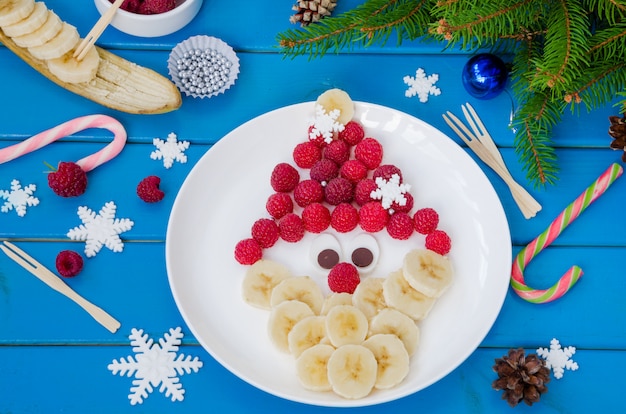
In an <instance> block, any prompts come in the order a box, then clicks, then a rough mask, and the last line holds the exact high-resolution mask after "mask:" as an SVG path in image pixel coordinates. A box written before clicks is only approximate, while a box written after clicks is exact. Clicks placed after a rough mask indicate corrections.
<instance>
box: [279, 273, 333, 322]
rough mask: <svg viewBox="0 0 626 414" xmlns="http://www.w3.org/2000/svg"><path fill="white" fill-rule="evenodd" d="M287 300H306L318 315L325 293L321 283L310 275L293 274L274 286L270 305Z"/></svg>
mask: <svg viewBox="0 0 626 414" xmlns="http://www.w3.org/2000/svg"><path fill="white" fill-rule="evenodd" d="M286 300H299V301H300V302H304V303H306V304H307V305H309V307H310V308H311V310H312V311H313V312H314V313H315V314H316V315H319V313H320V311H321V310H322V304H323V303H324V294H323V293H322V289H321V288H320V287H319V285H318V284H317V283H316V282H315V281H314V280H313V279H311V278H310V277H308V276H293V277H290V278H287V279H285V280H283V281H281V282H280V283H278V284H277V285H276V286H274V289H272V294H271V296H270V306H271V307H274V306H276V305H278V304H279V303H281V302H284V301H286Z"/></svg>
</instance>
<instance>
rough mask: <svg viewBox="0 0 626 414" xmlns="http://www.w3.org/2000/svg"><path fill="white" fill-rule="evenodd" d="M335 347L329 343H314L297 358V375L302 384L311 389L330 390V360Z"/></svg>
mask: <svg viewBox="0 0 626 414" xmlns="http://www.w3.org/2000/svg"><path fill="white" fill-rule="evenodd" d="M333 352H335V348H334V347H333V346H331V345H328V344H318V345H314V346H312V347H311V348H309V349H307V350H306V351H304V352H302V354H300V356H299V357H298V359H297V360H296V375H297V376H298V379H299V380H300V384H302V386H303V387H304V388H306V389H307V390H311V391H330V390H331V389H332V387H331V385H330V382H329V381H328V360H329V359H330V356H331V355H332V354H333Z"/></svg>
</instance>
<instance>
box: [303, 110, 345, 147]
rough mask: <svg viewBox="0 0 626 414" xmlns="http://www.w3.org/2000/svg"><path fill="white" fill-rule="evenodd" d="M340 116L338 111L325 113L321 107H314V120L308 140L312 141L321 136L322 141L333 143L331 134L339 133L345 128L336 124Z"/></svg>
mask: <svg viewBox="0 0 626 414" xmlns="http://www.w3.org/2000/svg"><path fill="white" fill-rule="evenodd" d="M340 115H341V111H340V110H339V109H333V110H332V111H330V112H328V113H326V111H325V110H324V107H323V106H322V105H315V119H314V120H313V125H312V128H311V131H310V132H309V139H311V140H314V139H316V138H317V137H318V136H320V135H321V136H322V137H323V138H324V141H325V142H326V143H327V144H330V143H331V142H332V141H333V133H335V132H341V131H343V129H344V128H345V126H344V125H343V124H340V123H339V122H337V119H338V118H339V116H340Z"/></svg>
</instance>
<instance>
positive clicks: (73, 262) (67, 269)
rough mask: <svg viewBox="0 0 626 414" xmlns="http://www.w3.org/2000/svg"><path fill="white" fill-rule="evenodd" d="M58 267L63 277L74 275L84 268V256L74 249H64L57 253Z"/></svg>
mask: <svg viewBox="0 0 626 414" xmlns="http://www.w3.org/2000/svg"><path fill="white" fill-rule="evenodd" d="M56 267H57V271H58V272H59V274H60V275H61V276H63V277H74V276H76V275H77V274H79V273H80V271H81V270H83V257H82V256H81V255H80V254H78V253H76V252H75V251H73V250H63V251H62V252H60V253H59V254H58V255H57V259H56Z"/></svg>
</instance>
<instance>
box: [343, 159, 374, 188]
mask: <svg viewBox="0 0 626 414" xmlns="http://www.w3.org/2000/svg"><path fill="white" fill-rule="evenodd" d="M339 175H340V176H341V177H343V178H346V179H348V180H350V181H352V182H353V183H356V182H358V181H361V180H362V179H364V178H365V177H367V167H366V166H365V165H363V163H362V162H361V161H359V160H348V161H346V162H344V163H343V164H342V165H341V168H339Z"/></svg>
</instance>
